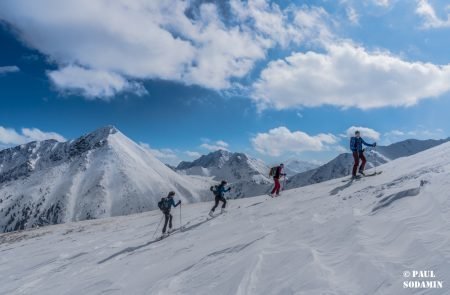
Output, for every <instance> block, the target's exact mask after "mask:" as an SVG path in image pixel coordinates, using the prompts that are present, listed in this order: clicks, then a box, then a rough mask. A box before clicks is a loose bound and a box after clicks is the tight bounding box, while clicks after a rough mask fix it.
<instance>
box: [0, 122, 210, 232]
mask: <svg viewBox="0 0 450 295" xmlns="http://www.w3.org/2000/svg"><path fill="white" fill-rule="evenodd" d="M169 190H174V191H176V192H177V193H178V195H179V196H181V198H182V199H183V201H185V202H193V201H199V200H202V199H203V200H204V199H205V198H206V196H207V195H206V191H207V184H206V183H205V182H204V181H201V180H198V179H194V178H192V177H183V176H181V175H179V174H177V173H176V172H174V171H172V170H171V169H170V168H168V167H167V166H166V165H164V164H163V163H161V162H160V161H159V160H157V159H156V158H155V157H154V156H153V155H152V154H151V153H150V152H149V151H147V150H146V149H144V148H142V147H140V146H139V145H138V144H136V143H135V142H133V141H132V140H130V139H129V138H127V137H126V136H125V135H124V134H122V133H121V132H120V131H118V130H117V129H116V128H114V127H111V126H108V127H105V128H101V129H99V130H97V131H95V132H92V133H90V134H87V135H85V136H82V137H80V138H78V139H76V140H72V141H69V142H63V143H61V142H57V141H55V140H46V141H42V142H31V143H28V144H25V145H20V146H17V147H14V148H10V149H6V150H2V151H0V231H12V230H19V229H26V228H31V227H34V226H41V225H47V224H55V223H63V222H69V221H78V220H85V219H93V218H100V217H108V216H118V215H125V214H131V213H137V212H143V211H147V210H150V209H154V208H156V204H157V201H158V200H159V198H160V197H161V196H163V195H165V194H167V192H168V191H169Z"/></svg>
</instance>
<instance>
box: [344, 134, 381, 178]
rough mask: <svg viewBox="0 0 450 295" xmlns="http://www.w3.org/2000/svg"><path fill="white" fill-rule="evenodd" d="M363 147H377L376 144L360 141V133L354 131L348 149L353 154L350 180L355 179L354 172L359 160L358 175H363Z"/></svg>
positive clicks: (364, 161) (364, 158) (364, 163)
mask: <svg viewBox="0 0 450 295" xmlns="http://www.w3.org/2000/svg"><path fill="white" fill-rule="evenodd" d="M363 145H366V146H371V147H375V146H376V145H377V143H376V142H374V143H373V144H370V143H367V142H365V141H364V139H362V137H361V133H360V132H359V131H358V130H357V131H355V136H353V137H352V138H351V139H350V149H351V151H352V153H353V160H354V164H353V171H352V178H356V170H358V166H359V159H361V166H359V173H361V174H362V175H364V166H365V165H366V157H365V156H364V149H363Z"/></svg>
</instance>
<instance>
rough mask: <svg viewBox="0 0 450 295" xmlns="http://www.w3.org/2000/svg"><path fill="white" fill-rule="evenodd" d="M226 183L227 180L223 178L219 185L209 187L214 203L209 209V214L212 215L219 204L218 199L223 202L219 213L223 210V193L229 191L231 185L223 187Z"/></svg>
mask: <svg viewBox="0 0 450 295" xmlns="http://www.w3.org/2000/svg"><path fill="white" fill-rule="evenodd" d="M226 185H227V182H226V181H225V180H222V182H221V183H220V185H217V186H215V187H211V191H212V192H213V193H214V195H215V204H214V206H213V207H212V209H211V211H210V212H209V216H211V217H213V214H214V210H216V208H217V206H218V205H219V201H221V202H223V204H222V209H221V210H220V213H224V212H225V207H226V205H227V200H226V199H225V196H224V195H225V193H226V192H229V191H230V190H231V187H229V188H225V186H226Z"/></svg>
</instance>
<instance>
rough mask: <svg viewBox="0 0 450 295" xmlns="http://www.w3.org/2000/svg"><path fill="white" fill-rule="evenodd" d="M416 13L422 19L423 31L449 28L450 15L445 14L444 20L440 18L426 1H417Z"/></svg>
mask: <svg viewBox="0 0 450 295" xmlns="http://www.w3.org/2000/svg"><path fill="white" fill-rule="evenodd" d="M416 13H417V14H418V15H419V16H421V17H422V19H423V21H424V23H423V27H424V28H425V29H431V28H446V27H450V14H449V13H447V15H446V17H447V18H446V19H442V18H440V17H439V16H438V15H437V13H436V11H435V9H434V7H433V6H432V5H431V4H430V2H428V0H418V1H417V8H416Z"/></svg>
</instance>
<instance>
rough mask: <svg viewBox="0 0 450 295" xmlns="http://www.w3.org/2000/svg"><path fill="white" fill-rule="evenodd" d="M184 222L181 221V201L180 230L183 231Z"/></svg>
mask: <svg viewBox="0 0 450 295" xmlns="http://www.w3.org/2000/svg"><path fill="white" fill-rule="evenodd" d="M182 224H183V223H182V222H181V203H180V231H183V226H182Z"/></svg>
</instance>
